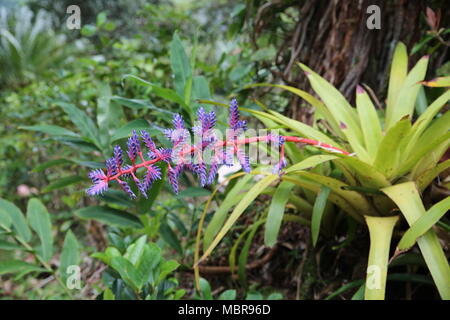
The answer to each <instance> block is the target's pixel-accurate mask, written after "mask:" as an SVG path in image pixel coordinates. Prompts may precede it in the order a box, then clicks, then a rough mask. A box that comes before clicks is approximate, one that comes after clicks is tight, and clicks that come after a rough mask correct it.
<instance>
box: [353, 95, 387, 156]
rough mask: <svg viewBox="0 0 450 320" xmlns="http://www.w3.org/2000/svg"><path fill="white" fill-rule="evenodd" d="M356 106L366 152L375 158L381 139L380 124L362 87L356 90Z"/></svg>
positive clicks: (373, 107)
mask: <svg viewBox="0 0 450 320" xmlns="http://www.w3.org/2000/svg"><path fill="white" fill-rule="evenodd" d="M356 108H357V110H358V116H359V121H360V122H361V129H362V132H363V135H364V142H365V145H366V148H367V152H368V153H369V156H370V158H371V159H375V156H376V154H377V151H378V145H379V144H380V141H381V139H382V132H381V124H380V121H379V119H378V115H377V111H376V110H375V106H374V105H373V103H372V101H371V100H370V97H369V95H368V94H367V92H366V91H365V90H364V89H363V88H362V87H358V88H357V90H356Z"/></svg>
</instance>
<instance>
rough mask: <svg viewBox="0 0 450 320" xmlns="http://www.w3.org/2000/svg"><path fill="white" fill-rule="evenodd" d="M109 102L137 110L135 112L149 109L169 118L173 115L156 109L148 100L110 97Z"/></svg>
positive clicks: (167, 111) (164, 110)
mask: <svg viewBox="0 0 450 320" xmlns="http://www.w3.org/2000/svg"><path fill="white" fill-rule="evenodd" d="M111 100H112V101H115V102H117V103H119V104H121V105H122V106H125V107H128V108H131V109H137V110H139V109H150V110H154V111H157V112H160V113H163V114H168V115H170V116H172V115H173V114H174V113H173V112H172V111H170V110H166V109H162V108H158V107H156V106H155V105H154V104H153V103H151V102H150V101H149V100H143V99H129V98H125V97H119V96H112V97H111Z"/></svg>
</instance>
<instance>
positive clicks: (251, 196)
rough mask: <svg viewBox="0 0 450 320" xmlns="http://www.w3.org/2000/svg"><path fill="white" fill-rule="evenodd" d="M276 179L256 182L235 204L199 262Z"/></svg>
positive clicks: (276, 177) (269, 177)
mask: <svg viewBox="0 0 450 320" xmlns="http://www.w3.org/2000/svg"><path fill="white" fill-rule="evenodd" d="M277 179H278V175H269V176H266V177H264V178H263V179H261V180H260V181H258V183H256V184H255V185H254V186H253V187H252V188H251V189H250V190H249V191H248V192H247V193H246V194H245V196H244V198H243V199H242V200H241V202H239V203H238V204H237V206H236V207H235V208H234V210H233V212H232V213H231V215H230V217H229V218H228V220H227V221H226V222H225V224H224V226H223V227H222V229H221V230H220V231H219V233H218V234H217V236H216V237H215V238H214V240H213V241H212V243H211V244H210V245H209V247H208V249H206V251H205V252H204V253H203V256H202V258H201V259H200V260H199V261H203V260H204V259H206V258H207V257H208V256H209V255H210V253H211V252H212V250H213V249H214V248H215V247H216V246H217V245H218V244H219V242H220V241H221V240H222V238H223V237H224V236H225V234H226V233H227V232H228V231H229V230H230V229H231V227H232V226H233V225H234V223H235V222H236V220H237V219H238V218H239V217H240V216H241V214H242V213H243V212H244V211H245V209H247V207H248V206H249V205H250V204H251V203H252V202H253V200H255V198H256V197H257V196H258V195H259V194H260V193H261V192H263V191H264V189H266V188H267V187H268V186H269V185H270V184H271V183H272V182H274V181H275V180H277Z"/></svg>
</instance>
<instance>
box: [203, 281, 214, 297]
mask: <svg viewBox="0 0 450 320" xmlns="http://www.w3.org/2000/svg"><path fill="white" fill-rule="evenodd" d="M200 291H201V293H202V298H203V299H204V300H212V299H213V298H212V294H211V286H210V285H209V282H208V280H206V279H203V278H200Z"/></svg>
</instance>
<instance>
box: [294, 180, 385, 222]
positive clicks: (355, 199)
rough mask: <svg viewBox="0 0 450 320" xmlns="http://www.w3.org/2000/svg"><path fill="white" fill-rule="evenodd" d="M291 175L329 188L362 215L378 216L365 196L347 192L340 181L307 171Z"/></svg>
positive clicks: (344, 185)
mask: <svg viewBox="0 0 450 320" xmlns="http://www.w3.org/2000/svg"><path fill="white" fill-rule="evenodd" d="M290 175H295V176H300V177H304V178H307V179H308V180H311V181H313V182H314V183H318V184H320V185H323V186H326V187H329V188H330V189H331V190H332V191H333V193H336V194H337V195H339V196H340V197H342V198H344V199H345V200H347V202H348V203H350V204H351V206H352V207H353V208H355V209H357V210H358V211H359V213H360V214H376V212H375V211H374V208H373V207H372V206H371V204H370V203H369V201H368V200H367V199H366V198H365V197H364V196H362V195H361V194H360V193H358V192H356V191H350V190H345V187H348V185H347V184H345V183H343V182H342V181H340V180H337V179H334V178H331V177H327V176H323V175H320V174H317V173H312V172H306V171H296V172H294V173H291V174H290Z"/></svg>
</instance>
